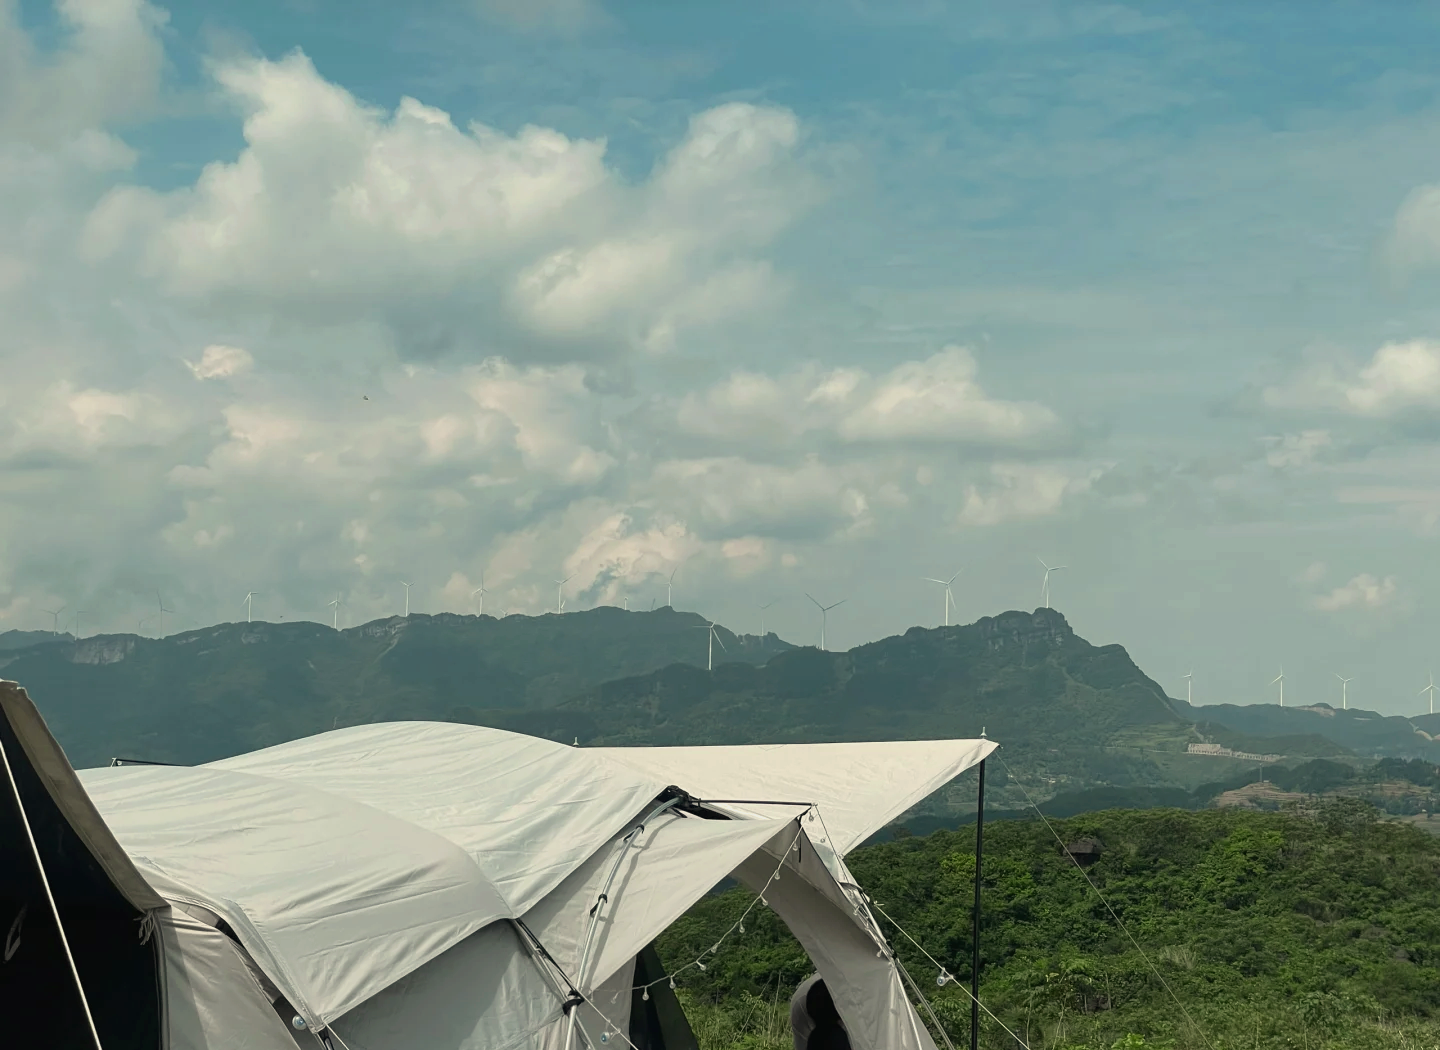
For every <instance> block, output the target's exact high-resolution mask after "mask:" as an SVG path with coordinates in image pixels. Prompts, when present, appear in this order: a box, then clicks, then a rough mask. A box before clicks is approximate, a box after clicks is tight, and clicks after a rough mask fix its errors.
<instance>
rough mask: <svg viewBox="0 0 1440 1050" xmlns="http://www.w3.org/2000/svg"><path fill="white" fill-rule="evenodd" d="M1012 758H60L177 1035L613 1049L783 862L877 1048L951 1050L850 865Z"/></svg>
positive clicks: (916, 746) (458, 745) (392, 735)
mask: <svg viewBox="0 0 1440 1050" xmlns="http://www.w3.org/2000/svg"><path fill="white" fill-rule="evenodd" d="M0 712H3V713H4V715H5V716H6V719H7V721H6V722H5V725H8V726H10V727H11V728H12V730H13V731H14V732H15V733H16V734H17V736H18V737H19V738H20V740H21V743H22V745H23V747H24V751H25V753H26V755H27V756H31V755H34V756H38V757H40V758H41V759H44V757H45V755H47V754H50V752H47V751H46V748H47V747H50V748H53V741H52V740H50V738H49V734H48V732H47V731H45V729H44V726H43V723H42V722H41V721H40V720H39V719H38V717H35V716H34V709H33V707H32V706H31V705H30V702H29V700H28V698H27V697H25V695H24V693H23V691H21V690H19V689H18V688H15V687H14V686H13V685H11V684H10V683H3V684H0ZM0 728H3V726H0ZM994 746H995V745H994V744H992V743H991V742H989V741H984V740H978V741H977V740H953V741H923V742H899V743H879V744H817V745H783V746H775V747H771V746H750V747H710V748H706V747H693V748H572V747H567V746H565V745H562V744H558V743H554V742H552V741H546V740H538V739H534V738H531V737H525V736H521V735H518V734H514V733H506V732H502V731H499V730H493V729H486V728H481V727H475V726H463V725H451V724H443V725H441V724H434V723H420V722H403V723H389V724H380V725H370V726H361V727H355V728H348V729H342V730H337V731H335V732H331V733H325V734H321V735H319V736H316V737H311V738H307V739H303V740H297V741H294V742H291V743H287V744H282V745H279V746H277V747H272V748H267V749H265V750H263V751H258V752H255V753H253V754H248V755H241V756H238V757H236V758H232V759H226V760H224V761H221V762H215V763H211V764H209V765H205V766H200V767H194V768H176V767H156V766H122V767H118V768H109V769H99V770H88V771H85V772H83V773H81V774H79V776H78V779H77V778H76V776H75V775H74V774H73V773H70V772H69V770H68V766H65V768H64V769H63V770H61V771H59V772H55V771H54V770H52V775H51V776H50V777H49V779H48V781H47V783H48V784H49V786H48V787H47V790H48V791H49V793H50V795H52V796H55V797H59V796H61V795H64V796H65V798H66V799H67V800H68V801H67V805H68V806H69V809H68V810H66V809H64V807H63V806H62V810H64V811H65V812H66V813H67V814H68V813H69V812H71V811H74V812H75V813H78V814H79V816H78V817H74V818H69V819H71V821H72V823H77V824H78V825H83V826H84V828H85V829H86V830H85V831H84V833H83V834H82V837H84V838H86V841H87V843H89V844H90V848H91V851H92V852H93V853H94V854H95V855H96V856H97V857H101V856H104V857H107V858H108V860H107V861H106V862H105V866H106V867H107V870H109V869H114V870H115V871H117V872H119V873H120V874H119V875H118V876H116V877H115V878H116V881H117V885H118V884H119V882H120V881H125V887H124V889H125V890H126V891H128V893H129V897H130V899H132V900H133V899H136V898H141V899H140V900H137V902H136V904H135V907H137V908H140V909H142V910H143V911H145V912H147V913H151V914H154V915H155V916H156V917H157V922H156V924H155V929H156V932H157V933H158V935H159V940H160V942H161V943H162V944H163V952H162V953H161V957H162V961H163V966H162V971H163V974H164V976H163V979H162V984H163V987H164V988H165V990H166V995H167V996H168V997H169V998H170V999H171V1000H173V1001H174V1003H173V1008H170V1009H167V1011H166V1032H167V1037H166V1038H167V1041H166V1043H165V1045H166V1046H168V1047H174V1048H180V1047H194V1048H196V1050H200V1048H217V1047H221V1046H232V1045H245V1046H253V1047H255V1048H257V1050H281V1048H283V1050H293V1048H294V1047H295V1046H297V1045H300V1046H307V1047H308V1046H316V1045H319V1044H317V1043H316V1042H315V1038H316V1036H315V1033H317V1032H323V1031H325V1030H326V1029H328V1030H330V1031H333V1033H334V1034H335V1036H337V1037H339V1038H340V1039H342V1040H343V1041H344V1045H345V1046H348V1047H350V1048H351V1050H462V1048H464V1050H509V1048H514V1050H520V1048H527V1050H529V1048H534V1050H548V1048H550V1047H562V1046H565V1045H566V1038H567V1035H569V1036H574V1037H578V1038H579V1039H580V1040H582V1042H581V1043H579V1044H576V1045H585V1044H589V1045H592V1046H593V1045H598V1043H599V1041H600V1036H601V1035H602V1034H604V1033H607V1032H611V1033H620V1034H623V1033H624V1032H625V1031H626V1025H627V1024H628V1023H629V1017H630V1012H631V998H630V986H631V982H632V974H633V973H634V971H635V967H636V957H637V955H638V954H639V953H641V951H642V949H645V947H646V945H648V944H650V943H651V942H652V941H653V940H654V938H655V937H656V936H657V935H658V934H659V933H661V932H662V931H663V930H664V929H665V928H666V927H667V926H669V925H670V924H671V923H672V922H674V921H675V919H676V918H678V917H679V916H680V915H681V914H683V913H684V911H685V910H686V909H687V908H689V907H690V906H691V905H693V904H694V903H695V902H696V901H697V900H699V899H700V898H701V897H702V896H704V895H705V894H706V893H707V892H709V890H710V889H711V888H712V887H713V886H714V885H715V884H716V883H717V882H719V881H720V880H721V879H723V878H724V877H726V876H734V877H736V878H738V879H739V880H740V881H741V882H742V883H744V884H746V885H748V886H750V887H751V888H752V889H755V890H757V891H758V890H764V889H765V887H766V885H767V884H768V882H769V880H770V879H771V878H773V877H774V875H775V873H776V872H777V870H779V869H781V868H782V867H783V870H784V871H785V872H787V874H785V876H784V878H783V879H781V880H780V881H779V882H776V883H775V884H774V886H773V888H771V889H770V890H768V891H767V899H768V900H769V903H770V906H771V907H772V908H773V909H774V910H775V912H776V913H777V914H778V915H779V917H780V918H781V919H782V920H783V921H785V922H786V923H787V924H788V925H789V926H790V928H791V930H792V931H793V932H794V933H795V935H796V936H797V938H798V939H799V940H800V941H801V943H802V945H803V946H804V947H805V948H806V950H807V951H808V952H809V953H810V955H811V958H812V959H813V961H814V962H815V964H816V966H817V968H818V969H819V970H820V972H821V973H822V974H823V975H824V976H825V977H826V980H827V984H829V985H830V987H831V989H832V994H833V995H834V998H835V1002H836V1005H837V1007H838V1008H839V1010H840V1012H841V1016H842V1017H843V1018H844V1019H845V1021H846V1025H847V1028H849V1029H850V1031H851V1037H852V1043H853V1045H854V1046H855V1048H856V1050H864V1048H871V1050H881V1048H884V1050H892V1048H896V1050H932V1044H931V1042H930V1039H929V1036H928V1034H927V1033H926V1032H925V1030H924V1028H923V1027H922V1026H921V1025H920V1023H919V1022H918V1020H917V1018H916V1016H915V1013H914V1010H913V1009H912V1008H911V1006H910V1004H909V1002H908V1000H907V999H906V998H905V995H904V993H903V989H902V986H901V983H900V978H899V975H898V973H897V971H896V968H895V963H894V962H893V960H892V958H891V956H890V952H889V949H888V946H887V945H886V944H885V942H884V939H883V937H882V936H881V935H880V933H879V930H878V929H877V928H876V927H875V925H874V922H873V919H871V917H870V916H869V913H868V909H866V907H865V905H864V900H863V897H862V896H861V895H860V894H859V892H858V890H857V889H856V888H855V887H854V886H853V880H852V879H851V877H850V875H849V872H848V871H847V870H846V869H845V866H844V863H843V856H844V854H845V853H846V852H848V851H849V850H850V849H851V848H853V847H854V846H855V845H856V844H858V843H859V842H861V841H863V840H864V839H865V838H866V837H868V836H869V835H870V834H872V833H873V832H874V831H876V830H878V829H879V828H880V827H883V826H884V825H885V824H886V823H887V822H888V821H890V820H891V819H893V818H894V817H895V816H896V815H898V814H899V813H900V812H903V811H904V810H905V809H906V808H908V807H909V806H911V805H913V804H914V803H915V802H916V801H918V800H919V799H921V798H923V797H925V795H927V794H929V793H930V792H931V791H933V790H935V789H936V788H938V787H939V786H941V785H943V784H944V783H945V782H947V781H948V780H950V779H951V778H952V777H954V776H955V775H957V774H958V773H960V772H962V771H963V770H964V769H966V768H969V767H970V766H972V765H974V764H975V763H977V762H979V761H981V760H983V758H984V757H985V755H987V754H988V753H989V752H990V750H991V749H993V747H994ZM54 753H57V754H58V749H55V751H54ZM62 758H63V756H62ZM50 765H51V766H52V767H53V766H54V761H53V755H52V758H51V760H50ZM82 786H83V790H82ZM672 789H673V790H672ZM67 793H68V794H67ZM87 796H88V797H87ZM697 800H699V801H698V802H697ZM706 800H717V801H715V802H714V803H713V804H711V803H709V802H707V801H706ZM718 800H726V801H723V802H721V801H718ZM92 803H93V806H92ZM27 804H28V803H27ZM662 805H663V807H664V811H663V812H659V809H660V808H661V807H662ZM82 811H83V812H82ZM87 812H88V814H89V816H86V813H87ZM642 822H643V823H644V828H643V830H637V826H638V825H640V824H641V823H642ZM112 836H113V837H112ZM147 895H148V896H147ZM157 901H158V902H161V903H160V904H159V905H158V906H156V902H157ZM207 916H209V919H207V918H206V917H207ZM217 937H218V938H220V939H218V940H217V939H216V938H217ZM82 983H83V982H82ZM576 993H578V995H579V997H580V998H582V999H584V1000H585V1002H584V1003H583V1004H581V1005H578V1006H573V1008H571V1007H572V1004H573V1001H574V999H575V995H576ZM272 1001H273V1003H274V1005H273V1006H272V1005H271V1004H272ZM638 1005H639V1004H638V1003H637V1006H638ZM567 1009H568V1010H569V1013H567ZM291 1013H294V1014H295V1015H297V1019H299V1020H301V1021H302V1022H303V1026H302V1027H301V1028H299V1029H296V1028H291V1027H289V1026H287V1025H286V1024H284V1023H283V1022H288V1021H289V1020H290V1014H291ZM247 1017H248V1018H250V1021H248V1022H243V1023H244V1024H246V1025H249V1026H253V1027H254V1031H253V1034H250V1035H247V1037H246V1038H247V1039H248V1040H249V1041H248V1042H245V1043H243V1044H241V1043H237V1042H235V1041H234V1039H233V1035H227V1034H226V1033H227V1032H232V1030H233V1028H234V1025H235V1024H238V1023H242V1022H240V1021H237V1020H236V1019H238V1018H247ZM266 1017H268V1018H272V1019H278V1020H279V1021H280V1022H282V1023H280V1024H278V1025H269V1024H268V1022H265V1023H262V1022H261V1021H260V1020H258V1019H259V1018H266ZM572 1026H573V1027H574V1031H573V1032H571V1031H570V1030H571V1028H572ZM297 1032H298V1033H299V1034H296V1033H297ZM614 1041H615V1045H625V1044H624V1041H623V1040H620V1039H616V1040H614Z"/></svg>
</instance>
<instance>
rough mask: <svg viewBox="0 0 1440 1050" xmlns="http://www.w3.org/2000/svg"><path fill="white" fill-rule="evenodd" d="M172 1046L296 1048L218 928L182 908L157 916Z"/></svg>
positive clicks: (186, 1049) (175, 1049)
mask: <svg viewBox="0 0 1440 1050" xmlns="http://www.w3.org/2000/svg"><path fill="white" fill-rule="evenodd" d="M155 925H156V929H155V935H156V936H158V937H159V938H160V942H161V945H162V949H163V956H162V958H163V964H162V972H163V974H164V984H165V1038H166V1042H165V1046H166V1047H167V1048H168V1050H212V1048H218V1047H225V1048H227V1050H297V1045H298V1044H297V1043H296V1041H295V1040H294V1038H292V1036H291V1034H290V1028H289V1026H288V1025H286V1023H285V1022H284V1021H283V1020H282V1019H281V1017H280V1015H279V1014H277V1013H276V1012H275V1010H274V1008H273V1007H272V1006H271V1005H270V1001H269V999H268V998H267V997H266V995H265V992H264V991H263V990H262V989H261V987H260V985H259V984H258V983H257V982H256V980H255V978H254V977H253V976H252V975H251V973H250V971H249V970H248V969H247V968H246V965H245V962H244V961H243V959H242V958H241V956H240V953H239V952H238V951H237V950H236V948H235V944H234V942H233V941H231V940H230V938H229V937H226V936H225V935H224V934H223V933H221V932H220V931H219V930H216V929H214V928H212V927H210V926H207V925H205V924H204V923H202V922H199V921H197V920H196V919H193V918H191V917H190V916H189V915H186V914H185V913H183V912H180V911H172V910H170V909H165V910H163V911H161V912H160V913H159V915H158V918H157V921H156V924H155Z"/></svg>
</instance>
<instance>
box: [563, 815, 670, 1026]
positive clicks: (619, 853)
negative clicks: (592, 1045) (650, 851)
mask: <svg viewBox="0 0 1440 1050" xmlns="http://www.w3.org/2000/svg"><path fill="white" fill-rule="evenodd" d="M684 800H685V796H683V795H677V796H675V797H673V798H668V799H666V800H665V801H664V802H662V803H660V805H658V806H656V807H655V808H654V809H652V810H651V811H650V812H649V813H648V814H647V815H646V816H645V818H644V819H643V820H641V821H640V823H638V824H636V825H635V826H634V827H633V828H631V829H630V832H629V834H627V835H626V836H625V837H624V838H623V839H621V840H620V848H619V849H618V850H616V851H615V863H614V864H612V865H610V874H609V875H607V876H606V877H605V885H604V886H602V887H600V895H599V896H598V897H596V898H595V906H594V907H593V908H591V909H590V928H589V929H588V930H587V931H586V932H585V947H584V948H583V949H582V950H581V952H580V966H579V968H578V969H577V970H576V971H575V981H576V990H577V991H578V990H579V989H580V988H581V987H582V986H583V985H584V983H585V976H586V975H585V970H586V968H587V967H588V966H589V965H590V952H591V950H592V949H593V948H594V947H595V931H596V930H597V929H598V928H599V926H600V909H601V907H602V906H603V905H605V904H608V903H610V887H611V886H612V885H613V884H614V882H615V876H616V875H618V874H619V873H620V863H621V861H623V860H624V859H625V857H626V855H627V854H628V853H629V852H630V847H631V846H632V845H634V844H635V838H636V836H638V835H639V834H640V833H641V832H642V831H644V830H645V825H646V824H648V823H649V822H650V821H652V820H654V819H655V818H656V817H658V816H660V815H661V814H662V813H664V812H665V811H666V810H667V809H671V808H673V807H675V806H677V805H679V804H680V803H681V802H683V801H684ZM581 994H584V993H583V992H582V993H581ZM567 1012H568V1013H569V1015H570V1027H569V1029H568V1030H567V1031H566V1033H565V1050H570V1047H571V1045H572V1044H573V1042H574V1039H575V1026H576V1024H577V1021H576V1020H575V1011H574V1010H573V1009H571V1010H568V1011H567Z"/></svg>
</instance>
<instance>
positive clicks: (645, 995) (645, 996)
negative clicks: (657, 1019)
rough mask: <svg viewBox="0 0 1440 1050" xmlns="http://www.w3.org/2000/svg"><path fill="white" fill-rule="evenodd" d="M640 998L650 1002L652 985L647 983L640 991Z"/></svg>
mask: <svg viewBox="0 0 1440 1050" xmlns="http://www.w3.org/2000/svg"><path fill="white" fill-rule="evenodd" d="M640 1000H641V1001H642V1002H646V1003H648V1002H649V1001H650V986H649V985H648V984H647V985H646V986H645V990H644V991H642V992H641V993H640Z"/></svg>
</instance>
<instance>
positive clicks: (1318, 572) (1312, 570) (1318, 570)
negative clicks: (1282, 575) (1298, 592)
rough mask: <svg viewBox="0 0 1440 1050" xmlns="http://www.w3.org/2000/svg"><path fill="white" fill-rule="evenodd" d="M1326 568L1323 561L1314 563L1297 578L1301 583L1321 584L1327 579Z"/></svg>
mask: <svg viewBox="0 0 1440 1050" xmlns="http://www.w3.org/2000/svg"><path fill="white" fill-rule="evenodd" d="M1325 572H1326V566H1325V563H1324V562H1323V561H1312V562H1311V563H1310V564H1309V565H1307V566H1306V567H1305V571H1304V572H1302V573H1300V575H1299V576H1298V577H1297V579H1298V580H1299V582H1301V583H1319V582H1320V581H1321V580H1323V579H1324V578H1325Z"/></svg>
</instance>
